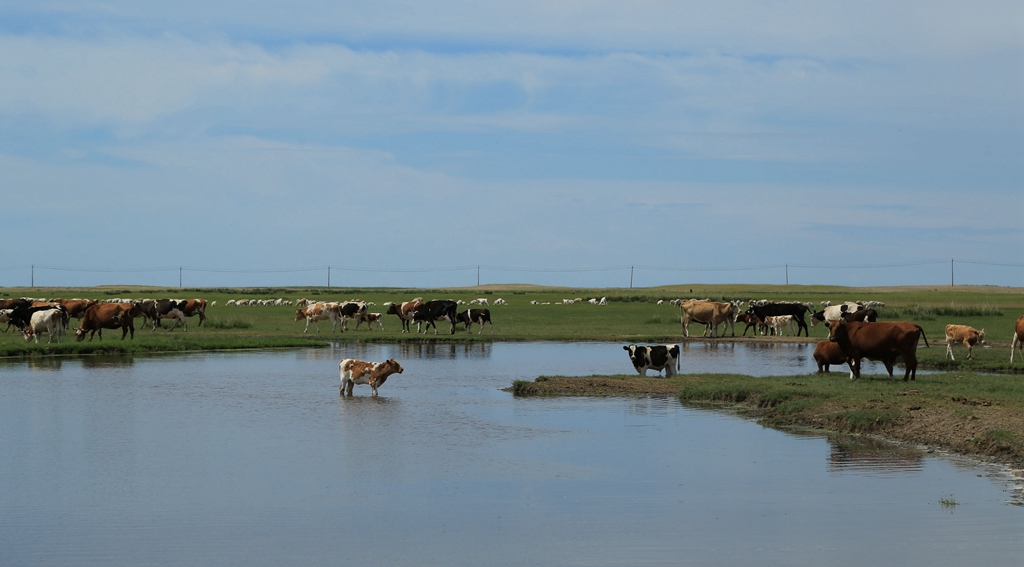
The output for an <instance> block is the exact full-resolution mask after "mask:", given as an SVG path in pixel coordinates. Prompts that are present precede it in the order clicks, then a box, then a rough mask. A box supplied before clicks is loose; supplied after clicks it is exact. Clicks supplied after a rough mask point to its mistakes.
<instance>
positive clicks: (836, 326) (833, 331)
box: [828, 319, 846, 342]
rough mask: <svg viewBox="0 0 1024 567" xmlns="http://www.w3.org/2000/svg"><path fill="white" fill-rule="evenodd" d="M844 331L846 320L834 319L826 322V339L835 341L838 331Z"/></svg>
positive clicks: (837, 338) (837, 337)
mask: <svg viewBox="0 0 1024 567" xmlns="http://www.w3.org/2000/svg"><path fill="white" fill-rule="evenodd" d="M844 332H846V320H844V319H836V320H835V321H830V322H829V324H828V340H829V341H831V342H836V341H838V340H839V333H844Z"/></svg>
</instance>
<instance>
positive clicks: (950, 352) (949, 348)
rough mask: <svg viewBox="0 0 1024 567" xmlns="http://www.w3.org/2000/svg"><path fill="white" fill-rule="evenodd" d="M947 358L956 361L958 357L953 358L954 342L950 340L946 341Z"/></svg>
mask: <svg viewBox="0 0 1024 567" xmlns="http://www.w3.org/2000/svg"><path fill="white" fill-rule="evenodd" d="M946 358H949V359H952V360H956V357H955V356H953V341H951V340H949V339H946Z"/></svg>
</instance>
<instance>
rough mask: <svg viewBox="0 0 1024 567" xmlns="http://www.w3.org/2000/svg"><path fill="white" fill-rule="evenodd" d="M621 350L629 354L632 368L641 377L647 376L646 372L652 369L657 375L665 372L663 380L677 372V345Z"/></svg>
mask: <svg viewBox="0 0 1024 567" xmlns="http://www.w3.org/2000/svg"><path fill="white" fill-rule="evenodd" d="M622 349H623V350H625V351H628V352H629V360H630V361H631V362H632V363H633V368H635V369H636V371H637V373H639V374H640V375H642V376H647V371H648V370H652V369H653V370H657V371H658V374H659V375H660V374H661V371H662V370H665V378H671V377H672V374H674V373H675V371H677V370H679V345H657V346H637V345H629V346H624V347H622Z"/></svg>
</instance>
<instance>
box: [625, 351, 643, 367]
mask: <svg viewBox="0 0 1024 567" xmlns="http://www.w3.org/2000/svg"><path fill="white" fill-rule="evenodd" d="M622 350H625V351H627V352H629V360H630V361H631V362H632V363H633V367H634V368H640V367H642V366H644V365H646V364H647V348H646V347H641V346H636V345H629V346H624V347H622Z"/></svg>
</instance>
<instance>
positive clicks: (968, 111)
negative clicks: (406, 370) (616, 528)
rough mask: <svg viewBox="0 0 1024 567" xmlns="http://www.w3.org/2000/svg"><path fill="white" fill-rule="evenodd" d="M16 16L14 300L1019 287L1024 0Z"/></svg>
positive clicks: (6, 83)
mask: <svg viewBox="0 0 1024 567" xmlns="http://www.w3.org/2000/svg"><path fill="white" fill-rule="evenodd" d="M0 14H2V17H0V85H2V88H0V202H2V203H3V209H4V211H5V212H6V214H5V215H4V217H5V218H4V222H2V223H0V241H2V242H3V243H4V244H5V246H4V254H3V256H2V260H0V286H24V285H29V284H30V282H31V283H34V284H35V285H37V286H63V285H117V284H124V285H129V284H148V285H167V286H177V285H178V284H179V282H180V283H181V284H182V285H184V286H186V287H209V286H280V285H327V283H328V278H330V284H331V285H332V286H356V287H359V286H394V287H434V286H472V285H476V284H477V282H478V281H479V283H481V284H501V283H534V284H545V285H567V286H594V287H627V286H628V285H630V284H632V285H633V286H634V287H647V286H655V285H668V284H687V283H765V284H782V283H787V278H788V283H791V284H833V285H852V286H869V285H949V284H950V283H951V280H953V281H955V283H956V284H970V285H998V286H1024V230H1022V228H1021V222H1020V221H1021V218H1022V216H1024V215H1022V213H1024V32H1022V30H1024V4H1022V3H1021V2H1019V0H1016V1H1005V2H1004V1H985V0H981V1H978V0H971V1H943V0H930V1H927V2H925V1H915V0H909V1H902V2H890V1H874V0H865V1H862V2H853V3H851V2H832V1H827V0H826V1H813V2H794V1H786V0H779V1H771V2H765V1H731V0H723V1H715V2H710V1H702V2H688V1H680V0H673V1H658V0H650V1H646V0H634V1H631V2H617V1H586V2H584V1H576V0H574V1H559V0H545V1H533V0H525V1H520V2H490V1H486V0H473V1H462V0H438V1H432V2H412V1H404V0H394V1H392V0H379V1H377V2H372V3H371V2H347V1H337V0H332V1H327V0H324V1H320V0H297V1H295V0H293V1H289V2H268V1H262V0H256V1H253V0H247V1H245V2H242V1H231V0H224V1H221V0H204V1H202V2H197V1H193V0H179V1H177V2H158V1H146V0H131V1H121V0H95V1H83V0H75V1H56V0H55V1H50V0H36V1H34V2H13V1H8V0H0ZM33 266H34V268H33ZM328 267H330V273H328ZM478 277H479V280H478ZM631 279H632V281H631Z"/></svg>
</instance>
